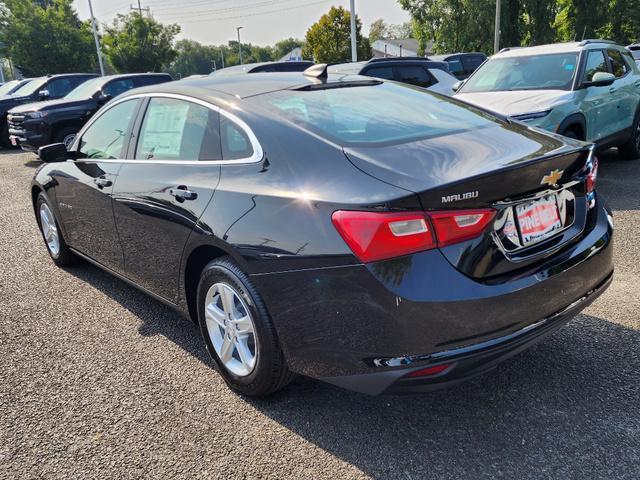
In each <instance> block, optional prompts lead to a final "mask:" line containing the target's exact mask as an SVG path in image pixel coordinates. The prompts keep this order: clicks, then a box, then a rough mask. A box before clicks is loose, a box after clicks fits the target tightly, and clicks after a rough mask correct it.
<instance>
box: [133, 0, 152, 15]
mask: <svg viewBox="0 0 640 480" xmlns="http://www.w3.org/2000/svg"><path fill="white" fill-rule="evenodd" d="M129 10H138V13H139V14H140V16H141V17H142V11H143V10H144V11H145V12H147V16H149V15H151V9H150V8H149V7H145V8H142V5H141V4H140V0H138V6H137V7H134V6H133V5H129Z"/></svg>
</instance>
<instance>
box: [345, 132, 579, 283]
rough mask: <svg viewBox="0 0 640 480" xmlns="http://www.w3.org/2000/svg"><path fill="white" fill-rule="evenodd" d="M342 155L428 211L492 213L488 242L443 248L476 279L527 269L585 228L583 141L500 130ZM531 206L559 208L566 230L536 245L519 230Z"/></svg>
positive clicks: (481, 240)
mask: <svg viewBox="0 0 640 480" xmlns="http://www.w3.org/2000/svg"><path fill="white" fill-rule="evenodd" d="M345 153H346V155H347V157H348V158H349V159H350V160H351V162H352V163H353V164H354V165H355V166H357V167H358V168H359V169H361V170H363V171H364V172H366V173H368V174H369V175H372V176H374V177H376V178H378V179H380V180H382V181H384V182H386V183H389V184H392V185H394V186H398V187H401V188H404V189H407V190H410V191H412V192H415V193H416V194H417V195H418V197H419V198H420V202H421V204H422V207H423V209H424V210H425V211H443V210H464V209H477V208H487V207H490V208H493V209H495V210H496V218H495V221H494V224H493V225H492V226H491V227H489V228H487V230H486V232H485V234H484V235H483V236H481V237H479V238H476V239H473V240H468V241H465V242H462V243H459V244H455V245H450V246H447V247H444V248H441V251H442V252H443V254H444V255H445V256H446V257H447V258H448V259H449V261H450V262H451V263H452V265H454V266H455V267H456V268H458V269H459V270H460V271H462V272H463V273H465V274H467V275H469V276H471V277H473V278H479V279H489V278H494V277H496V278H497V277H501V276H503V275H505V274H507V273H511V274H512V273H513V272H515V271H517V270H522V269H526V268H530V267H531V266H532V264H535V263H536V262H541V261H543V260H544V259H546V258H548V257H549V256H550V255H552V254H553V253H555V252H557V251H558V250H559V249H560V248H562V247H564V246H566V245H568V244H569V243H571V242H572V241H574V240H576V239H577V238H579V236H580V234H581V233H582V231H583V230H584V228H585V225H586V221H587V214H588V208H587V200H586V196H585V188H584V172H583V169H584V166H585V163H586V161H587V158H588V156H589V154H590V149H589V147H588V145H586V144H584V143H582V142H577V141H571V140H568V139H565V138H563V137H560V136H557V135H551V134H547V133H543V132H541V131H536V130H534V129H530V128H527V127H525V126H522V125H520V124H503V125H496V126H491V127H487V128H483V129H476V130H473V131H466V132H461V133H457V134H454V135H447V136H443V137H439V138H431V139H428V140H423V141H418V142H413V143H408V144H400V145H388V146H381V147H349V148H345ZM534 202H540V203H541V204H542V205H543V206H545V208H547V207H549V208H552V207H550V205H556V207H557V214H558V217H559V220H560V221H561V222H562V225H561V227H560V226H558V225H556V226H555V228H554V229H553V234H552V235H551V236H548V237H544V238H541V239H540V241H535V242H532V241H531V237H527V236H526V231H525V229H524V228H523V227H524V224H523V225H522V226H521V225H520V223H524V222H525V221H526V220H527V219H525V218H524V216H526V212H525V210H526V207H530V208H529V210H531V209H534V210H535V209H536V208H538V207H537V204H534ZM541 208H542V207H541ZM554 215H555V214H554Z"/></svg>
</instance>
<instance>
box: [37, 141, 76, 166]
mask: <svg viewBox="0 0 640 480" xmlns="http://www.w3.org/2000/svg"><path fill="white" fill-rule="evenodd" d="M38 158H39V159H40V160H42V161H43V162H44V163H56V162H66V161H67V159H68V158H71V155H69V152H67V147H65V146H64V143H53V144H51V145H45V146H44V147H40V148H39V149H38Z"/></svg>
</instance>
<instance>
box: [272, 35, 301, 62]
mask: <svg viewBox="0 0 640 480" xmlns="http://www.w3.org/2000/svg"><path fill="white" fill-rule="evenodd" d="M302 46H304V40H300V39H298V38H286V39H284V40H280V41H279V42H278V43H276V44H275V45H274V46H273V59H274V60H280V59H281V58H282V57H284V56H285V55H288V54H289V53H290V52H291V51H292V50H295V49H296V48H300V47H302Z"/></svg>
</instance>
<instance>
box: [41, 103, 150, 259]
mask: <svg viewBox="0 0 640 480" xmlns="http://www.w3.org/2000/svg"><path fill="white" fill-rule="evenodd" d="M139 104H140V101H139V100H137V99H132V100H127V101H124V102H122V103H119V104H116V105H114V106H113V107H111V108H109V109H107V110H105V111H103V113H101V114H100V116H99V117H97V118H96V119H95V121H94V122H92V123H91V124H90V125H89V126H88V127H87V129H86V130H85V131H84V133H82V136H81V138H80V140H79V141H77V142H76V147H74V148H76V150H77V156H78V158H77V159H76V160H74V161H69V162H66V163H64V164H61V165H60V168H59V169H57V170H55V171H54V172H53V173H52V174H51V176H52V177H53V178H54V180H55V182H56V187H55V193H56V200H57V202H58V209H59V213H60V217H61V220H62V223H63V227H64V230H65V233H66V240H67V242H68V243H69V245H71V246H72V247H73V248H75V249H77V250H79V251H80V252H82V253H84V254H85V255H88V256H89V257H91V258H93V259H94V260H96V261H97V262H99V263H101V264H102V265H104V266H106V267H108V268H110V269H112V270H115V271H117V272H122V269H123V265H124V263H123V256H122V248H121V246H120V240H119V238H118V234H117V231H116V226H115V222H114V220H113V209H112V200H111V195H112V192H113V187H114V185H115V184H116V180H117V178H118V172H119V170H120V167H121V166H122V160H123V158H124V152H125V150H126V147H127V144H128V143H129V137H130V131H131V127H132V126H133V123H134V120H135V116H136V113H137V110H138V106H139Z"/></svg>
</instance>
